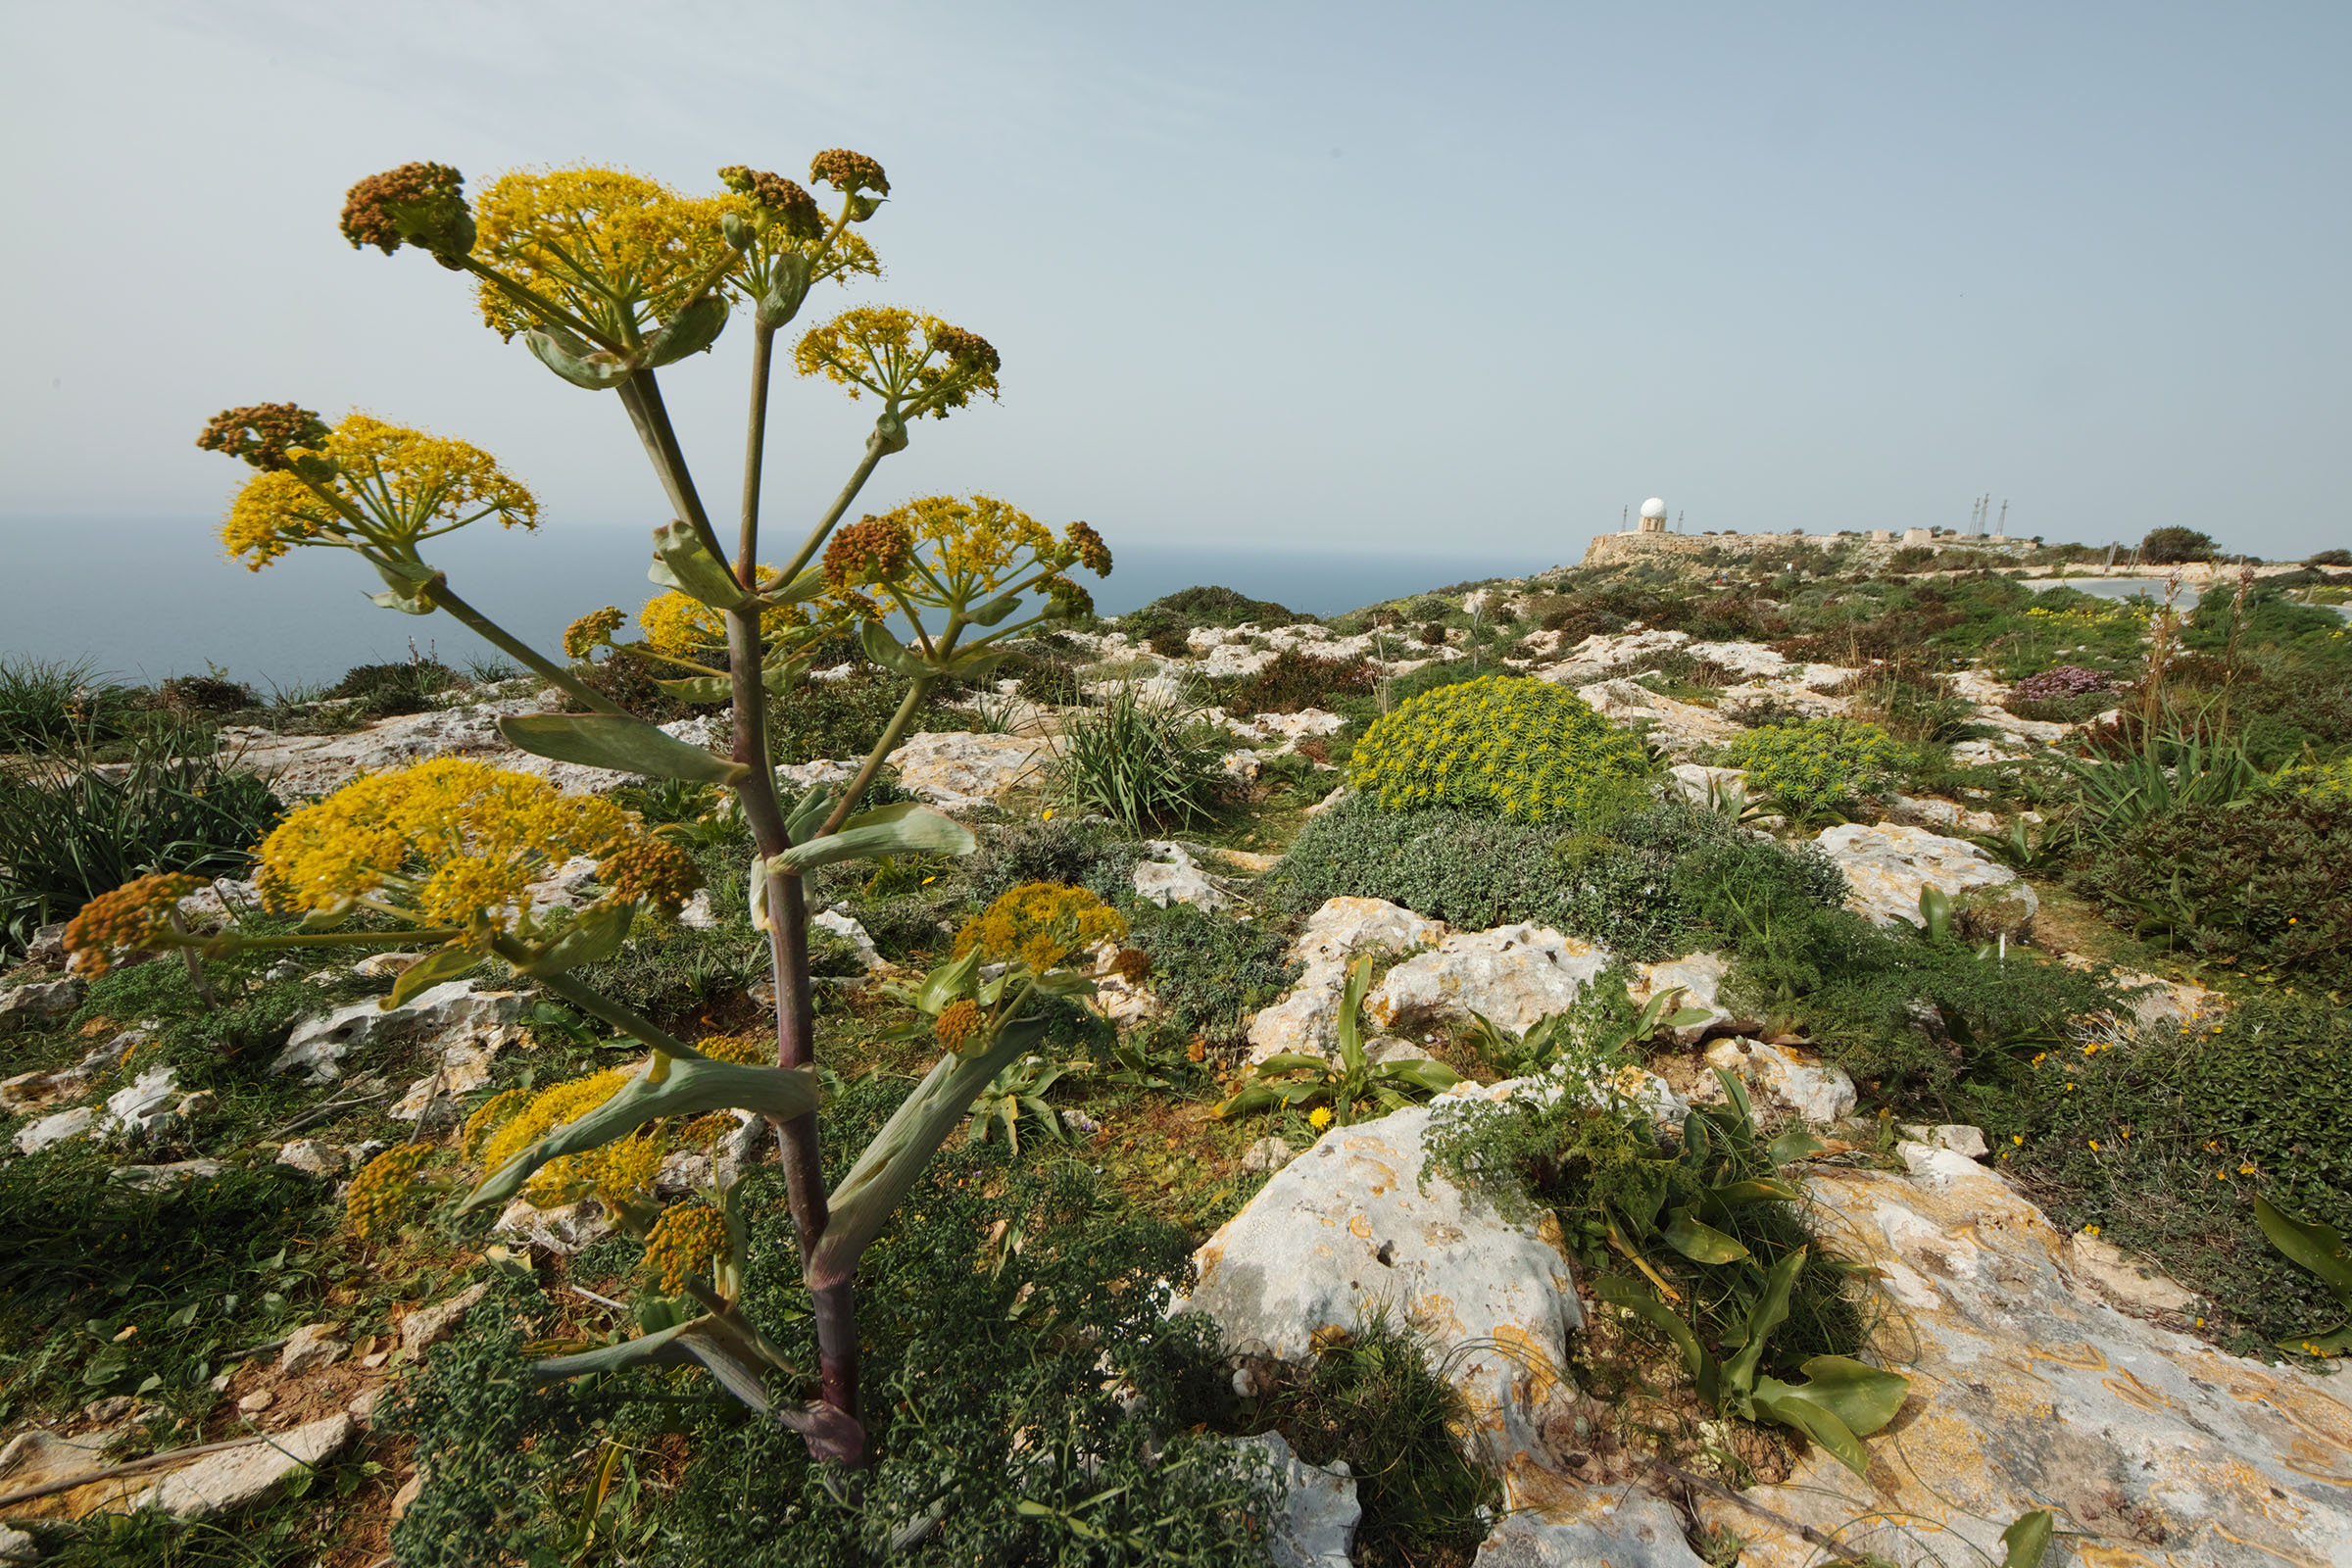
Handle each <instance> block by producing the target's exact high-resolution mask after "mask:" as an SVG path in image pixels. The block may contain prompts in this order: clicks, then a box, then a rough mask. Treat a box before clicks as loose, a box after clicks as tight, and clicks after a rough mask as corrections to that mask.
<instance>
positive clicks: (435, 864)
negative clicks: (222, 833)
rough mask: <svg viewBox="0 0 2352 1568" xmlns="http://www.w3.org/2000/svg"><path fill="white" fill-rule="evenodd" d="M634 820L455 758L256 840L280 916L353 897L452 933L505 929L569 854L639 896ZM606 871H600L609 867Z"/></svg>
mask: <svg viewBox="0 0 2352 1568" xmlns="http://www.w3.org/2000/svg"><path fill="white" fill-rule="evenodd" d="M643 837H644V835H643V834H641V832H640V831H639V829H638V826H637V823H636V820H635V818H633V817H632V816H631V815H630V814H629V813H628V812H626V811H624V810H622V809H620V808H619V807H617V806H615V805H613V803H612V802H610V801H606V800H601V799H598V798H597V797H594V796H579V795H565V794H564V793H562V792H561V791H559V790H558V789H557V788H556V787H555V786H554V785H553V784H550V783H549V782H548V781H547V780H545V779H543V778H537V777H534V776H533V775H531V774H528V773H515V772H510V771H508V770H506V769H503V768H496V767H491V766H490V765H488V764H487V763H483V762H474V761H468V760H465V759H463V758H455V757H443V758H436V759H434V760H431V761H429V762H420V763H418V764H417V766H415V767H410V768H404V769H401V770H400V771H397V772H390V773H374V774H369V775H368V776H366V777H363V778H360V779H357V780H355V781H353V782H352V783H350V784H346V785H345V786H344V787H343V788H341V789H339V790H337V791H336V792H335V793H334V794H332V795H330V796H328V797H327V798H326V799H324V800H322V801H320V802H319V803H318V804H316V805H314V806H306V807H304V808H302V809H300V810H297V811H293V812H291V813H289V814H288V815H287V817H286V819H285V820H284V821H282V822H280V823H279V824H278V825H277V826H276V827H275V828H274V829H272V830H271V832H270V836H269V837H268V838H267V839H265V840H263V841H262V847H261V852H260V859H261V867H260V871H259V873H258V879H259V880H260V882H261V884H262V888H263V892H264V896H265V897H266V898H268V899H269V900H270V903H271V904H272V905H274V906H276V907H280V908H291V909H304V910H335V909H341V908H345V907H349V906H350V904H351V903H352V902H353V901H354V900H356V899H360V898H369V897H373V898H379V899H385V898H388V899H390V900H393V901H395V907H401V908H403V909H405V910H406V911H407V912H410V913H413V914H414V915H416V916H417V917H419V918H422V919H427V920H433V921H439V922H443V923H446V924H451V925H471V924H473V923H474V922H475V921H476V920H477V919H479V920H481V921H483V922H484V923H486V924H487V926H488V927H489V928H490V929H491V930H504V929H505V928H506V924H507V921H508V918H509V915H508V912H507V907H508V906H510V905H514V904H516V903H518V901H520V900H521V898H522V894H523V889H524V888H525V886H527V885H528V884H529V883H530V882H532V881H534V880H536V879H537V878H538V877H540V876H541V875H543V874H544V873H545V870H546V868H547V867H548V866H550V865H561V864H562V863H563V862H564V861H565V860H567V859H570V858H573V857H574V856H586V857H589V858H594V859H597V860H600V861H603V862H604V865H603V866H600V868H599V876H600V878H601V879H602V880H604V881H605V882H606V884H607V885H608V886H614V885H615V878H616V876H618V875H619V874H620V872H621V871H622V870H624V869H626V870H628V871H629V873H630V875H631V876H632V879H633V880H632V889H633V894H632V895H616V898H615V902H619V901H620V899H621V898H624V897H627V896H640V897H642V896H649V895H650V894H651V893H652V892H653V891H654V889H653V886H652V884H651V883H650V882H648V880H647V877H646V875H645V873H644V868H643V867H641V866H640V865H639V864H638V857H637V856H636V854H635V852H633V851H632V852H631V855H630V858H627V859H625V860H624V859H623V858H622V852H623V851H626V850H630V847H631V846H632V845H635V844H637V843H638V842H640V841H641V839H642V838H643ZM607 868H610V873H608V869H607Z"/></svg>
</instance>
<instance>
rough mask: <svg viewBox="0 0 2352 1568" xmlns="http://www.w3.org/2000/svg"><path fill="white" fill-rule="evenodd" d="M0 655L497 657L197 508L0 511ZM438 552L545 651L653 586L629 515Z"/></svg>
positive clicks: (1199, 562) (1265, 575)
mask: <svg viewBox="0 0 2352 1568" xmlns="http://www.w3.org/2000/svg"><path fill="white" fill-rule="evenodd" d="M1584 545H1585V541H1584V540H1583V539H1582V538H1579V539H1577V540H1575V541H1574V542H1573V543H1571V542H1569V541H1568V540H1566V539H1563V540H1561V541H1560V543H1559V545H1558V546H1557V550H1556V554H1554V555H1551V556H1548V557H1541V558H1540V557H1537V556H1534V555H1520V556H1509V555H1496V554H1491V553H1479V552H1467V553H1463V554H1459V555H1401V554H1400V555H1367V554H1363V553H1360V552H1348V551H1345V550H1331V551H1249V550H1234V549H1213V548H1204V549H1186V548H1180V547H1169V546H1155V545H1125V544H1122V543H1121V542H1120V541H1119V540H1118V539H1116V538H1115V537H1114V538H1113V539H1112V540H1111V548H1112V549H1113V551H1114V552H1115V553H1116V557H1117V569H1116V570H1115V571H1114V572H1113V573H1112V574H1111V576H1110V578H1109V580H1108V581H1107V582H1104V583H1102V584H1101V585H1099V586H1097V587H1096V589H1095V597H1096V601H1097V604H1098V607H1099V608H1100V609H1101V610H1102V611H1103V613H1105V614H1116V613H1120V612H1122V611H1127V610H1133V609H1135V608H1136V607H1137V606H1139V605H1145V604H1149V603H1150V602H1151V601H1152V600H1154V599H1156V598H1158V597H1160V596H1161V595H1162V594H1166V593H1171V592H1173V591H1174V590H1176V589H1178V588H1185V587H1190V586H1192V585H1193V584H1196V583H1217V584H1221V585H1223V586H1225V587H1228V588H1234V589H1238V590H1240V591H1241V592H1243V593H1245V594H1248V595H1250V597H1251V598H1255V599H1270V600H1273V601H1275V602H1277V603H1279V604H1282V605H1286V606H1288V607H1290V608H1291V609H1293V610H1300V611H1305V612H1308V613H1313V614H1318V615H1331V614H1338V613H1341V612H1343V611H1348V610H1353V609H1355V608H1356V607H1358V606H1360V605H1367V604H1371V603H1373V602H1375V601H1377V600H1382V599H1393V598H1396V597H1397V596H1398V595H1401V594H1408V593H1414V592H1417V591H1419V590H1422V589H1425V588H1434V587H1438V586H1440V585H1443V584H1446V583H1453V582H1464V581H1471V580H1475V579H1479V578H1486V577H1501V576H1523V575H1525V574H1526V573H1528V572H1531V571H1538V570H1542V569H1543V568H1544V567H1546V566H1550V565H1554V564H1558V563H1559V562H1560V561H1563V560H1565V561H1574V560H1576V559H1577V558H1578V557H1580V556H1581V555H1582V554H1583V551H1584ZM0 546H4V548H0V657H7V658H19V659H21V658H27V657H29V658H34V659H43V660H67V661H81V660H87V661H89V662H91V663H93V664H95V665H96V666H97V667H98V668H99V669H101V670H103V671H106V672H109V673H111V674H114V675H116V676H119V677H121V678H123V679H125V680H133V681H140V682H148V683H152V682H154V681H158V680H161V679H163V678H164V677H166V676H168V675H177V674H188V673H198V674H201V673H202V672H203V671H204V670H205V668H206V666H207V664H208V663H211V664H217V665H219V666H221V668H223V669H225V670H226V671H227V672H228V673H229V674H230V675H231V676H232V677H234V678H236V679H238V680H243V681H248V682H252V683H255V684H257V685H259V686H260V687H262V688H263V689H264V690H265V691H267V690H268V689H269V688H270V686H271V685H272V684H291V683H294V682H299V681H318V680H328V679H332V678H333V677H335V676H337V675H340V674H341V673H342V672H343V671H344V670H345V669H348V668H349V667H351V666H352V665H354V664H361V663H368V662H376V661H382V660H393V659H405V658H407V657H408V653H409V647H410V640H411V639H412V638H414V639H415V642H416V646H417V650H418V651H419V652H427V651H429V652H433V653H435V654H437V655H438V656H439V657H440V658H442V659H444V660H447V661H449V662H452V663H460V662H463V661H465V660H467V659H471V658H476V657H482V656H487V655H489V654H491V652H492V650H491V649H490V648H489V647H488V646H487V645H486V644H484V643H482V642H481V641H480V640H479V639H477V638H476V637H475V636H474V635H473V634H472V633H471V632H468V631H467V630H466V628H465V627H463V626H461V625H459V624H458V623H457V622H456V621H454V620H451V619H450V618H449V617H448V616H446V615H429V616H410V615H403V614H400V613H397V612H394V611H388V610H379V609H377V608H376V607H375V606H373V605H371V604H369V603H368V601H367V599H365V598H364V597H362V596H363V595H364V594H368V593H372V592H375V591H376V590H377V589H379V588H380V587H381V586H382V584H381V583H380V582H378V581H377V580H376V577H375V574H374V573H373V572H372V571H369V570H368V568H367V567H366V566H365V565H364V564H361V563H360V562H359V561H358V560H357V559H356V558H355V557H352V556H349V555H346V554H344V553H343V552H341V551H334V550H298V551H295V552H293V553H292V554H291V555H289V556H287V557H286V558H284V559H282V560H280V561H279V562H277V563H276V564H273V565H271V566H270V567H269V569H267V570H265V571H262V572H258V573H256V572H249V571H247V570H246V569H245V568H244V567H242V566H240V565H236V564H232V563H230V562H228V561H226V560H223V559H222V558H221V553H220V546H219V543H218V541H217V536H216V535H215V533H214V531H213V525H212V524H210V523H209V522H207V521H205V520H201V519H188V520H184V521H181V520H165V519H157V518H129V519H124V518H112V519H105V520H93V519H86V518H77V519H73V520H70V521H68V520H61V519H55V518H44V517H24V516H19V517H0ZM432 559H433V561H434V564H437V565H440V566H442V567H444V568H445V569H446V570H448V572H449V574H450V580H451V582H452V583H453V584H454V585H456V587H457V588H458V589H459V591H460V592H462V593H464V594H465V595H466V598H468V599H470V600H471V601H472V602H473V603H474V604H476V605H478V606H479V607H480V608H481V609H482V610H483V611H484V612H485V613H488V614H489V615H490V616H491V617H492V618H493V619H495V620H498V621H499V622H500V623H502V624H503V625H505V626H507V627H508V628H509V629H510V630H512V631H514V632H515V633H516V634H517V635H518V636H521V637H523V638H524V639H526V640H528V641H530V642H532V643H534V644H535V645H536V646H539V647H542V648H546V649H549V650H551V651H552V650H554V648H555V647H556V645H557V642H558V639H559V637H560V635H561V633H562V632H563V629H564V625H565V624H566V623H568V622H569V621H570V620H571V619H572V618H573V617H574V616H576V615H579V614H581V613H584V612H587V611H590V610H594V609H596V608H597V607H598V606H599V605H606V604H617V605H619V606H621V607H622V608H623V609H626V610H632V611H633V610H635V609H636V607H637V606H638V605H639V604H641V603H643V602H644V600H645V599H646V598H647V597H648V596H649V595H650V594H652V593H653V592H654V589H653V588H652V586H651V585H650V584H648V583H647V582H646V580H645V564H646V562H647V560H648V559H649V555H648V545H647V539H646V535H645V533H644V532H643V531H642V530H640V529H637V528H618V527H602V528H600V527H586V526H575V527H573V528H571V529H569V530H567V531H564V532H561V533H559V532H557V531H555V530H550V531H548V532H546V533H542V534H540V535H538V536H536V537H529V536H524V535H519V534H501V533H498V532H496V531H485V532H481V533H474V534H460V535H453V536H452V537H450V538H449V539H446V540H439V541H436V542H435V546H434V554H433V558H432ZM1088 581H1089V583H1090V584H1092V581H1093V580H1092V579H1091V578H1090V579H1088Z"/></svg>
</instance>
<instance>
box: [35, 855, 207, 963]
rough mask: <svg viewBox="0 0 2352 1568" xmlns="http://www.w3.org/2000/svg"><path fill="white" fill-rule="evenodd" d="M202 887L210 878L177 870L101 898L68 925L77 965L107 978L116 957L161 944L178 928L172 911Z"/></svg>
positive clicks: (68, 942) (71, 952)
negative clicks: (114, 956)
mask: <svg viewBox="0 0 2352 1568" xmlns="http://www.w3.org/2000/svg"><path fill="white" fill-rule="evenodd" d="M202 886H204V878H202V877H200V876H189V875H187V874H185V873H184V872H177V871H172V872H166V873H163V874H161V875H157V876H143V877H138V878H136V879H134V880H132V881H129V882H125V883H123V885H122V886H121V887H119V888H117V889H115V890H114V891H113V892H112V893H101V894H99V895H98V897H96V898H94V899H92V900H91V901H90V902H89V903H87V904H85V905H83V906H82V907H81V912H80V913H79V914H76V915H75V916H73V919H72V920H70V921H68V922H67V923H66V953H67V955H68V956H69V957H70V958H71V960H72V962H73V967H74V968H76V969H79V970H80V971H81V972H82V973H84V974H88V975H92V976H96V975H102V974H104V973H106V971H107V966H108V963H109V962H110V960H111V958H112V956H113V955H114V954H116V953H118V952H121V951H123V950H124V949H127V948H143V947H148V946H151V945H153V944H154V943H156V942H158V941H161V940H162V939H163V937H164V935H165V934H166V933H167V932H169V931H170V930H171V929H172V910H173V909H175V908H177V907H178V906H179V901H180V900H181V899H184V898H186V897H187V896H188V895H189V894H191V893H193V892H195V891H196V890H197V889H198V888H200V887H202Z"/></svg>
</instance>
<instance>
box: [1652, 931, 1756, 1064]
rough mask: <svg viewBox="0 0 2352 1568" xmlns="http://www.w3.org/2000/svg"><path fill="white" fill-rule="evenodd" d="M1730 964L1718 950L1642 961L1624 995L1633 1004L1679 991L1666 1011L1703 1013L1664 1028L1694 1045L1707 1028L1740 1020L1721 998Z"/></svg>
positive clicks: (1680, 1041)
mask: <svg viewBox="0 0 2352 1568" xmlns="http://www.w3.org/2000/svg"><path fill="white" fill-rule="evenodd" d="M1731 972H1732V966H1731V963H1730V961H1729V960H1727V959H1726V958H1725V957H1724V956H1723V955H1721V954H1719V953H1687V954H1685V955H1683V956H1681V957H1679V958H1669V959H1668V960H1666V961H1665V962H1664V963H1645V964H1642V966H1641V967H1640V968H1639V969H1638V970H1636V971H1635V973H1636V978H1635V981H1634V984H1633V986H1632V987H1631V988H1630V990H1629V992H1628V995H1629V997H1630V998H1631V1000H1632V1002H1633V1004H1634V1005H1636V1006H1637V1007H1639V1006H1644V1005H1647V1004H1648V1003H1649V1001H1650V999H1651V998H1653V997H1656V996H1658V995H1660V994H1662V993H1664V992H1668V991H1680V992H1681V993H1682V995H1681V996H1680V997H1678V998H1676V999H1675V1002H1674V1005H1673V1006H1671V1007H1669V1008H1668V1009H1667V1010H1668V1011H1669V1012H1679V1011H1681V1010H1683V1009H1684V1008H1687V1007H1692V1008H1696V1009H1698V1010H1699V1011H1701V1012H1704V1013H1705V1014H1706V1017H1705V1018H1704V1019H1702V1020H1701V1021H1700V1022H1697V1023H1692V1024H1683V1025H1681V1026H1679V1027H1677V1028H1675V1029H1672V1030H1670V1031H1668V1033H1669V1035H1670V1036H1671V1038H1672V1039H1673V1041H1674V1043H1675V1044H1676V1045H1678V1046H1694V1045H1696V1044H1698V1042H1699V1041H1700V1040H1702V1039H1704V1038H1705V1037H1706V1035H1707V1033H1708V1031H1710V1030H1718V1029H1723V1028H1726V1027H1729V1026H1733V1025H1736V1024H1738V1023H1740V1021H1741V1020H1740V1019H1739V1018H1737V1017H1735V1016H1734V1014H1733V1012H1732V1010H1731V1009H1730V1008H1729V1007H1726V1006H1725V1005H1723V1002H1722V992H1723V982H1724V981H1725V979H1727V978H1728V977H1729V976H1730V974H1731Z"/></svg>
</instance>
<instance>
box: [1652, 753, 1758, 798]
mask: <svg viewBox="0 0 2352 1568" xmlns="http://www.w3.org/2000/svg"><path fill="white" fill-rule="evenodd" d="M1666 777H1667V781H1668V782H1669V783H1670V784H1671V785H1672V786H1673V788H1674V791H1675V793H1676V794H1678V795H1680V796H1681V797H1682V798H1683V799H1684V800H1686V801H1689V802H1690V803H1691V805H1693V806H1714V805H1717V804H1718V803H1722V804H1727V805H1728V804H1729V803H1731V802H1733V801H1739V802H1741V803H1743V804H1744V803H1745V801H1746V800H1747V769H1746V768H1744V767H1709V766H1707V765H1706V764H1705V763H1704V762H1677V763H1675V764H1674V765H1673V766H1672V767H1670V768H1668V769H1667V770H1666Z"/></svg>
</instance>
